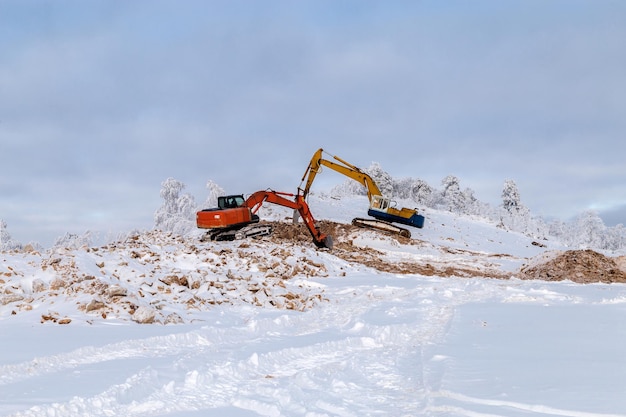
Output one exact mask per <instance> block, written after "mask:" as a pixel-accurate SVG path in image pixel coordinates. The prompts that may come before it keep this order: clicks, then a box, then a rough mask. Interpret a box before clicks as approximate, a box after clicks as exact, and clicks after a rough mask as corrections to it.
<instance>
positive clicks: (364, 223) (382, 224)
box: [352, 217, 411, 238]
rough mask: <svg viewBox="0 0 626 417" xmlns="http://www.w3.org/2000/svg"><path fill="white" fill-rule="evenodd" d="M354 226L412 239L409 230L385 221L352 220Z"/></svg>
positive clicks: (358, 218) (359, 218)
mask: <svg viewBox="0 0 626 417" xmlns="http://www.w3.org/2000/svg"><path fill="white" fill-rule="evenodd" d="M352 224H353V225H354V226H358V227H365V228H368V229H375V230H380V231H383V232H387V233H393V234H398V235H400V236H403V237H407V238H410V237H411V232H410V231H409V230H408V229H405V228H404V227H399V226H396V225H395V224H393V223H390V222H386V221H384V220H376V219H364V218H361V217H357V218H356V219H352Z"/></svg>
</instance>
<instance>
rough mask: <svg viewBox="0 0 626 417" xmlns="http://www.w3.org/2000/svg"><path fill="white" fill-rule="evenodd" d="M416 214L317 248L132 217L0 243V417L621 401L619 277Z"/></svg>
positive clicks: (323, 208) (558, 412)
mask: <svg viewBox="0 0 626 417" xmlns="http://www.w3.org/2000/svg"><path fill="white" fill-rule="evenodd" d="M310 205H311V209H312V211H313V213H314V214H315V216H316V218H317V219H318V220H332V221H336V222H340V223H346V224H347V223H349V222H350V220H351V219H352V217H357V216H363V212H364V211H365V210H366V207H367V202H366V201H365V199H364V198H363V199H362V198H358V197H355V198H352V199H343V200H334V199H330V198H315V197H313V198H312V199H311V201H310ZM263 210H264V212H262V213H261V217H262V218H269V219H274V220H278V219H283V218H284V217H285V216H286V215H288V214H289V213H286V212H285V211H282V210H280V209H279V208H272V207H269V208H264V209H263ZM424 214H425V216H426V219H427V221H426V225H425V227H424V229H419V230H418V229H412V233H413V237H412V240H411V241H404V240H403V241H398V240H397V239H395V238H393V237H390V236H386V235H383V234H380V233H377V232H374V231H367V230H362V229H356V230H355V229H351V228H345V229H337V230H340V231H341V233H342V234H341V235H340V236H335V241H336V247H335V249H333V250H332V251H328V250H317V249H316V248H315V246H314V245H313V243H312V242H310V241H307V240H298V239H295V240H289V239H283V238H279V237H276V236H274V237H271V238H262V239H259V240H246V241H235V242H207V243H201V242H200V241H199V239H198V237H199V235H193V236H187V237H185V238H180V237H177V236H172V235H168V234H165V233H159V232H156V231H147V232H145V233H140V234H137V235H134V236H130V237H129V238H128V239H126V240H125V241H121V242H117V243H111V244H108V245H104V246H101V247H95V248H94V247H92V248H82V249H73V250H69V249H68V250H63V249H55V250H49V251H42V252H17V253H14V252H11V253H0V332H1V333H0V334H1V341H0V352H1V353H2V355H1V356H0V415H2V416H55V417H60V416H155V415H166V416H307V417H318V416H573V417H588V416H617V415H622V416H626V395H624V393H625V392H626V354H625V352H626V326H624V320H625V319H626V286H625V284H584V285H583V284H577V283H574V282H571V281H561V282H547V281H528V280H522V279H519V278H517V276H518V274H517V273H518V271H519V270H520V268H521V267H522V266H523V265H524V264H527V263H529V262H535V259H537V257H540V256H542V255H543V254H545V253H549V252H550V251H554V250H560V249H563V248H562V247H561V246H560V245H559V243H558V242H552V241H542V242H534V243H533V239H531V238H529V237H527V236H524V235H521V234H517V233H513V232H507V231H505V230H503V229H500V228H496V227H495V226H494V225H492V224H487V223H485V222H484V221H482V220H480V219H470V218H461V217H455V216H453V215H451V214H449V213H443V212H436V211H427V212H425V213H424ZM291 227H295V226H291ZM537 243H540V244H537ZM140 322H147V323H148V324H140Z"/></svg>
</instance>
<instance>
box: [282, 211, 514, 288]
mask: <svg viewBox="0 0 626 417" xmlns="http://www.w3.org/2000/svg"><path fill="white" fill-rule="evenodd" d="M270 223H271V225H272V230H273V231H272V235H271V236H270V239H272V241H274V242H277V243H278V242H282V243H286V242H298V243H303V244H310V242H311V234H310V233H309V231H308V229H307V228H306V226H305V225H304V224H302V223H297V224H293V223H284V222H270ZM318 226H319V228H320V230H321V231H322V233H325V234H326V235H329V236H332V237H333V239H334V246H333V248H332V253H333V255H335V256H337V257H339V258H341V259H343V260H345V261H348V262H351V263H354V264H360V265H364V266H367V267H369V268H373V269H376V270H378V271H381V272H389V273H392V274H419V275H426V276H440V277H451V276H457V277H488V278H499V279H506V278H509V277H510V274H508V273H505V272H502V271H499V270H497V269H495V268H485V267H472V266H469V265H455V266H451V265H449V264H445V265H433V263H429V262H410V261H400V262H398V261H389V260H387V259H385V253H383V252H381V251H378V250H376V249H373V248H369V247H358V246H355V245H354V244H353V241H352V239H351V238H350V236H354V235H355V234H358V233H359V232H362V231H363V228H360V227H357V226H353V225H351V224H344V223H337V222H332V221H327V220H325V221H320V222H318ZM378 233H383V234H385V235H386V236H388V237H389V238H390V239H393V240H395V241H397V242H398V244H402V245H421V244H423V242H421V241H419V240H415V239H410V238H406V237H402V236H400V235H397V234H394V233H385V232H382V231H378ZM495 256H496V257H497V256H499V255H495Z"/></svg>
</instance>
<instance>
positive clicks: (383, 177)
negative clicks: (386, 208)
mask: <svg viewBox="0 0 626 417" xmlns="http://www.w3.org/2000/svg"><path fill="white" fill-rule="evenodd" d="M365 172H366V173H367V174H368V175H369V176H370V177H372V180H374V182H375V183H376V185H377V186H378V189H379V190H380V192H381V194H382V195H384V196H387V197H393V178H392V177H391V175H389V174H388V173H387V172H386V171H385V170H384V169H383V167H382V166H380V164H379V163H378V162H372V164H371V165H370V166H369V168H367V169H366V170H365Z"/></svg>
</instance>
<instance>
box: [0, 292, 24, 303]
mask: <svg viewBox="0 0 626 417" xmlns="http://www.w3.org/2000/svg"><path fill="white" fill-rule="evenodd" d="M23 299H24V296H22V295H19V294H5V295H2V296H0V305H7V304H9V303H14V302H16V301H22V300H23Z"/></svg>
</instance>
